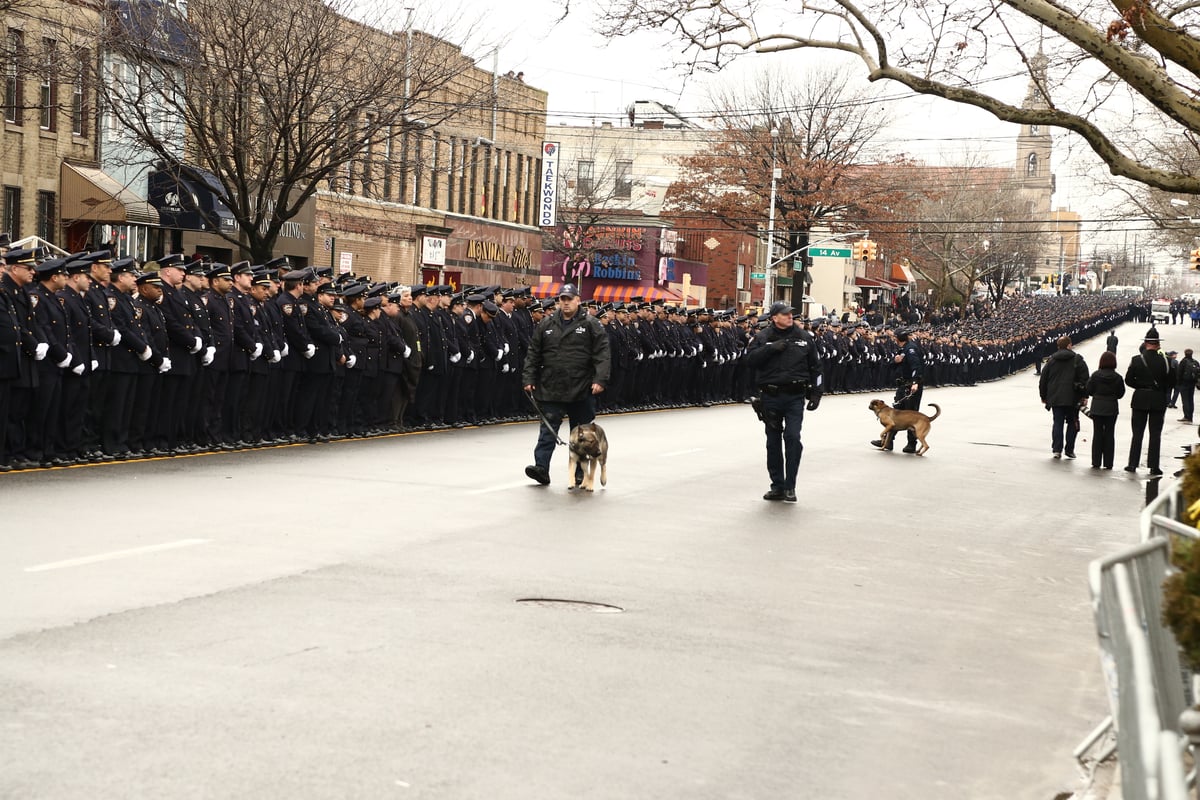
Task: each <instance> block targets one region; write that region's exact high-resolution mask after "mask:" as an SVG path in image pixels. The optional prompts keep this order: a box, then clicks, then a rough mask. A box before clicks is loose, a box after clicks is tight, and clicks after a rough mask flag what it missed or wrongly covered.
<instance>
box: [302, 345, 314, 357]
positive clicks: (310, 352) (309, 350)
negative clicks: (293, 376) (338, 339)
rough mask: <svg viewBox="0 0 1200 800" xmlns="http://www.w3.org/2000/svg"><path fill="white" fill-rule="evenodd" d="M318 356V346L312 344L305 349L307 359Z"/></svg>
mask: <svg viewBox="0 0 1200 800" xmlns="http://www.w3.org/2000/svg"><path fill="white" fill-rule="evenodd" d="M316 354H317V346H316V345H315V344H311V343H310V344H309V345H308V347H305V348H304V357H305V358H312V357H313V356H315V355H316Z"/></svg>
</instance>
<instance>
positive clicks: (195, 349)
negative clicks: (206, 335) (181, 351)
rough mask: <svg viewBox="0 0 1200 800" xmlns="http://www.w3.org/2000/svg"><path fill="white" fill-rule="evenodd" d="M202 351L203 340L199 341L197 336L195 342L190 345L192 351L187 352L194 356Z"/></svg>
mask: <svg viewBox="0 0 1200 800" xmlns="http://www.w3.org/2000/svg"><path fill="white" fill-rule="evenodd" d="M203 349H204V340H203V339H201V338H200V337H199V336H197V337H196V341H195V342H193V343H192V349H191V350H188V352H189V353H193V354H195V353H199V352H200V351H201V350H203Z"/></svg>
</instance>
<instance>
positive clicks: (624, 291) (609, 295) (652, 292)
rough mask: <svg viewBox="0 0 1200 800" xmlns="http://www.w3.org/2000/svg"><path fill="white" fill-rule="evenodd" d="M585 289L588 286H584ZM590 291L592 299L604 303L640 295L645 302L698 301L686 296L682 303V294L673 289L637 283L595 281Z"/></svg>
mask: <svg viewBox="0 0 1200 800" xmlns="http://www.w3.org/2000/svg"><path fill="white" fill-rule="evenodd" d="M584 288H585V291H586V290H587V288H588V287H584ZM590 288H591V292H592V299H593V300H601V301H603V302H606V303H612V302H625V301H628V300H632V299H633V298H635V297H640V298H642V299H643V300H646V301H647V302H652V301H654V300H666V301H670V302H672V303H683V304H684V305H694V304H696V303H699V302H700V301H699V300H697V299H696V298H694V297H688V299H687V302H686V303H684V300H683V295H681V294H680V293H679V292H677V291H675V290H674V289H669V288H666V287H659V286H641V285H639V284H621V283H596V284H592V286H591V287H590Z"/></svg>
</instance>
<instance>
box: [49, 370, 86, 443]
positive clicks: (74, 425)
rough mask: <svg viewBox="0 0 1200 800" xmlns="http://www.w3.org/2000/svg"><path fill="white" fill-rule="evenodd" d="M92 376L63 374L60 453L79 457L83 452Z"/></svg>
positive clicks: (59, 426)
mask: <svg viewBox="0 0 1200 800" xmlns="http://www.w3.org/2000/svg"><path fill="white" fill-rule="evenodd" d="M90 385H91V376H90V375H88V374H83V375H76V374H74V373H72V372H68V373H66V374H65V375H63V386H62V405H61V406H60V409H61V410H60V412H59V423H58V433H59V439H58V445H57V447H56V449H57V450H58V452H59V454H60V455H62V456H64V457H66V458H78V457H79V456H80V455H81V454H82V452H83V421H84V416H85V415H86V414H87V408H88V389H89V387H90Z"/></svg>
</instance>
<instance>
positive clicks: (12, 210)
mask: <svg viewBox="0 0 1200 800" xmlns="http://www.w3.org/2000/svg"><path fill="white" fill-rule="evenodd" d="M0 213H3V215H4V217H3V226H4V230H5V231H6V232H7V233H8V234H9V235H10V236H12V237H14V238H15V237H18V236H20V235H21V189H20V187H18V186H5V187H4V208H3V209H0Z"/></svg>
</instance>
